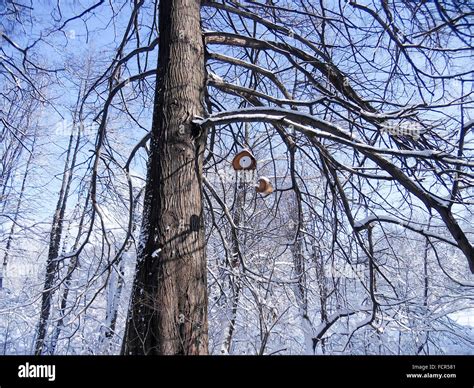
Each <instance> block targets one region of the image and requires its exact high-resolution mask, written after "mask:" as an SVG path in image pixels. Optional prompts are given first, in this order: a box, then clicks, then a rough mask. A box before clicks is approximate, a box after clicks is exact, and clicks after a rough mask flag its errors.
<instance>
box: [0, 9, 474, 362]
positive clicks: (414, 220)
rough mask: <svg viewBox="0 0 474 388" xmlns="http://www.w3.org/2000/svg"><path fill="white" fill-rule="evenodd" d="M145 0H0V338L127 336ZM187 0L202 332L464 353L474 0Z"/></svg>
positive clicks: (151, 69) (12, 342)
mask: <svg viewBox="0 0 474 388" xmlns="http://www.w3.org/2000/svg"><path fill="white" fill-rule="evenodd" d="M181 1H182V2H183V4H185V3H186V1H188V2H190V0H181ZM194 2H195V1H194ZM158 3H159V2H158V1H152V0H128V1H121V0H119V1H104V0H102V1H79V0H78V1H72V0H66V1H61V2H59V1H53V0H38V1H36V0H35V1H33V0H31V1H28V0H20V1H13V0H0V28H1V31H0V33H1V40H0V93H1V97H0V139H1V146H0V153H1V165H0V174H1V175H0V190H1V193H0V198H1V201H0V264H2V270H1V277H0V281H1V283H0V284H1V286H0V353H1V354H7V355H11V354H33V353H36V354H40V353H41V354H59V355H66V354H67V355H71V354H89V355H95V354H119V353H120V352H121V347H122V340H123V338H124V332H125V326H126V320H127V314H128V311H129V307H130V306H131V302H130V295H131V294H132V285H133V281H134V275H135V268H136V262H137V251H138V249H139V248H140V233H143V229H144V228H143V227H142V225H144V224H143V222H142V214H143V208H144V196H145V184H146V180H147V160H148V157H149V154H150V153H151V152H152V150H151V148H152V147H153V142H150V128H151V126H152V116H153V108H154V94H155V89H156V82H157V81H156V68H157V60H158V59H157V58H158V47H159V44H160V41H159V40H160V39H159V30H158V13H159V9H158ZM175 3H179V1H176V2H175ZM200 13H201V28H202V34H201V36H195V38H196V39H201V38H202V39H203V40H204V42H205V47H206V48H205V51H204V60H205V66H206V67H205V69H206V77H207V78H206V90H207V93H206V95H205V96H204V98H203V100H202V106H203V107H204V109H205V114H204V115H203V117H191V118H190V120H194V123H195V125H196V128H201V129H202V130H203V131H204V129H207V145H206V149H205V154H204V160H203V177H202V185H203V197H202V198H203V206H204V213H203V218H204V224H205V243H206V253H207V291H208V294H207V303H208V307H207V311H208V321H209V329H208V332H209V353H212V354H265V355H270V354H313V353H315V354H329V355H335V354H354V355H356V354H357V355H360V354H363V355H365V354H370V355H381V354H395V355H397V354H474V315H473V314H474V276H473V274H472V272H473V271H474V264H473V263H474V248H473V246H472V244H473V243H472V241H474V240H473V239H474V223H473V214H474V206H473V205H474V169H473V168H474V125H473V121H472V119H473V118H474V117H473V116H474V111H473V108H474V105H473V99H472V96H473V76H474V72H473V57H472V53H473V28H474V25H473V23H474V19H473V17H474V6H473V4H472V2H470V1H468V0H465V1H462V0H451V1H444V0H432V1H412V0H370V1H369V0H357V1H353V0H352V1H343V0H293V1H286V0H282V1H279V0H273V1H266V2H263V1H261V2H260V1H242V2H240V3H238V2H236V1H230V0H225V1H203V2H201V10H200ZM178 35H179V34H178ZM177 39H178V40H179V41H180V42H182V43H183V42H184V43H183V44H187V43H186V42H187V41H188V37H187V36H184V37H181V36H177ZM191 39H192V37H191ZM190 71H191V70H190ZM157 93H158V92H157ZM243 149H246V150H249V151H251V152H252V153H253V155H254V156H255V158H256V161H257V168H256V171H246V172H236V171H234V170H233V168H232V166H231V162H232V159H233V157H234V156H235V155H236V154H237V153H238V152H239V151H241V150H243ZM262 176H264V177H266V178H268V180H269V181H270V182H271V185H272V186H273V189H274V190H273V192H272V193H270V194H268V195H262V194H261V193H257V192H256V190H255V184H256V182H257V180H258V179H259V177H262ZM180 190H181V191H182V188H180ZM177 191H178V189H177ZM177 195H181V194H177ZM170 198H171V197H170ZM172 200H173V199H172V198H171V199H170V201H172ZM172 228H175V229H172V230H171V233H172V234H173V233H174V234H173V235H174V236H177V237H179V233H180V231H181V228H182V229H183V230H185V229H186V225H184V224H183V225H174V226H172ZM152 256H153V258H154V259H156V260H160V252H159V249H158V250H156V251H154V252H153V254H152ZM155 256H156V257H155ZM150 260H151V259H150ZM142 291H143V290H142ZM176 319H177V320H178V321H180V320H183V321H184V320H186V317H185V316H184V315H183V316H178V317H177V318H176ZM151 330H152V329H151Z"/></svg>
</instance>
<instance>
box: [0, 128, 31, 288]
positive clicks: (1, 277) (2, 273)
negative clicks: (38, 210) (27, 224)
mask: <svg viewBox="0 0 474 388" xmlns="http://www.w3.org/2000/svg"><path fill="white" fill-rule="evenodd" d="M35 145H36V130H35V133H34V135H33V144H32V146H31V152H30V155H29V156H28V160H27V162H26V167H25V172H24V174H23V178H22V181H21V188H20V195H19V196H18V200H17V203H16V207H15V212H14V213H13V220H12V221H13V222H12V225H11V227H10V233H9V235H8V239H7V244H6V246H5V255H4V256H3V262H2V266H1V268H0V289H2V288H3V287H4V283H5V277H6V275H7V266H8V259H9V256H10V249H11V247H12V243H13V238H14V235H15V227H16V224H17V221H18V217H19V216H20V208H21V205H22V203H23V196H24V194H25V189H26V182H27V179H28V174H29V172H30V165H31V162H32V161H33V155H34V151H35ZM5 202H6V201H5Z"/></svg>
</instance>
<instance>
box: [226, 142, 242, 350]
mask: <svg viewBox="0 0 474 388" xmlns="http://www.w3.org/2000/svg"><path fill="white" fill-rule="evenodd" d="M246 141H247V142H248V139H247V138H246ZM245 185H246V182H245V179H244V178H240V182H239V183H238V185H237V190H238V193H237V198H236V201H235V211H234V224H235V226H236V227H237V228H238V227H239V226H241V224H243V222H242V221H243V220H242V218H243V217H244V216H245V214H244V204H245V198H246V189H245ZM238 239H239V233H238V230H233V231H232V251H231V254H232V257H231V258H230V262H229V264H230V271H231V274H230V278H229V285H230V289H231V291H232V296H231V309H230V312H229V313H230V316H229V319H228V321H227V322H226V327H225V328H224V335H223V341H222V345H221V354H229V353H230V350H231V347H232V338H233V336H234V331H235V322H236V321H237V312H238V308H239V299H240V292H241V290H242V278H241V273H240V271H241V269H240V257H239V256H240V254H241V252H240V251H239V241H238Z"/></svg>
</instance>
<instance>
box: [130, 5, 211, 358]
mask: <svg viewBox="0 0 474 388" xmlns="http://www.w3.org/2000/svg"><path fill="white" fill-rule="evenodd" d="M159 34H160V35H159V38H160V47H159V55H158V74H157V85H156V93H155V107H154V114H153V124H152V136H151V145H150V156H149V160H148V176H147V185H146V190H145V200H144V212H143V223H142V230H141V240H140V246H139V252H138V260H137V268H136V273H135V282H134V286H133V290H132V296H131V305H130V310H129V316H128V319H127V327H126V329H125V336H124V341H123V344H122V353H123V354H206V353H207V352H208V335H207V284H206V283H207V282H206V271H207V269H206V251H205V249H206V247H205V236H204V222H203V206H202V163H203V153H204V148H205V142H206V133H203V132H200V131H199V129H198V127H196V126H194V125H193V124H192V120H193V117H195V116H203V114H204V107H203V104H202V101H203V100H204V98H203V96H204V89H205V68H204V45H203V39H202V34H201V27H200V1H199V0H167V1H164V0H162V1H160V5H159Z"/></svg>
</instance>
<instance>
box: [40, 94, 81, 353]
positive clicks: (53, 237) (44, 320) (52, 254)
mask: <svg viewBox="0 0 474 388" xmlns="http://www.w3.org/2000/svg"><path fill="white" fill-rule="evenodd" d="M80 97H81V90H80V91H79V95H78V99H77V102H76V106H78V104H79V99H80ZM78 118H80V114H79V115H77V112H76V114H75V116H74V121H73V131H72V133H71V136H70V137H69V143H68V151H67V154H66V162H65V164H64V170H63V176H62V183H61V189H60V191H59V198H58V202H57V204H56V210H55V212H54V216H53V222H52V226H51V232H50V239H49V250H48V258H47V259H46V275H45V280H44V286H43V294H42V297H41V310H40V319H39V324H38V331H37V337H36V343H35V355H40V354H42V353H43V351H44V347H45V340H46V332H47V328H48V320H49V316H50V314H51V301H52V298H53V294H54V291H55V287H54V280H55V278H56V276H57V272H58V271H57V268H58V260H57V259H58V256H59V247H60V245H61V236H62V233H63V224H64V214H65V213H66V207H67V199H68V196H69V189H70V187H71V182H72V174H73V171H74V168H75V165H76V156H77V152H78V150H79V143H80V125H81V124H80V123H78V122H77V120H78ZM75 128H77V130H78V134H77V138H76V142H75V146H74V147H73V141H74V137H75V135H74V129H75ZM71 158H72V160H71ZM68 281H69V280H68Z"/></svg>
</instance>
